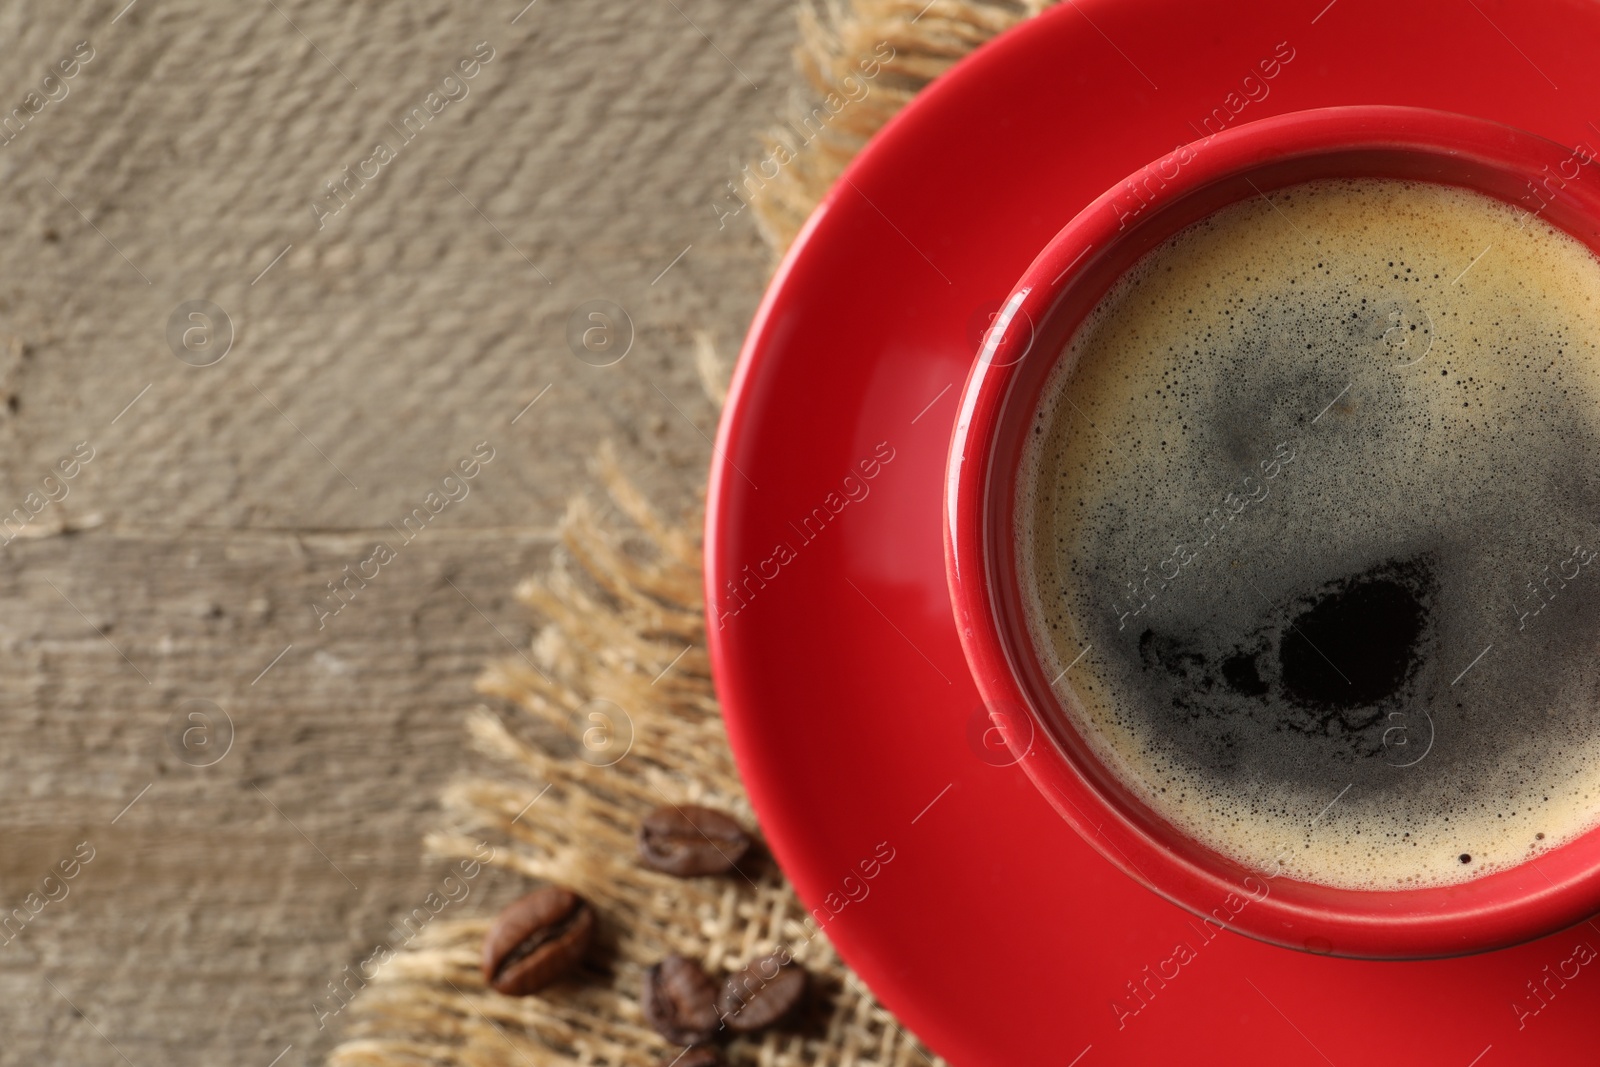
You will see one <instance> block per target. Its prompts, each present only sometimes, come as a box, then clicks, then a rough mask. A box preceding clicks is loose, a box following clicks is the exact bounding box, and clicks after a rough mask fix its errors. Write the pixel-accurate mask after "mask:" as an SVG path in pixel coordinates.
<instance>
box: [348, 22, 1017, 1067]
mask: <svg viewBox="0 0 1600 1067" xmlns="http://www.w3.org/2000/svg"><path fill="white" fill-rule="evenodd" d="M1048 2H1049V0H1020V2H1005V0H984V2H970V0H969V2H957V0H934V2H933V3H931V4H925V0H854V2H853V3H851V4H850V5H849V6H848V7H846V6H841V5H836V4H835V5H830V6H828V7H826V8H823V7H819V6H817V5H816V4H807V5H806V6H804V7H803V8H802V9H801V15H800V21H801V28H802V34H803V44H802V46H801V47H800V48H799V49H798V51H797V62H798V64H799V66H800V69H801V70H802V71H803V72H804V74H805V75H806V78H807V80H808V81H809V83H810V85H811V87H812V89H813V90H815V92H816V94H817V95H818V98H819V99H823V98H826V96H827V94H828V93H831V92H835V91H836V90H840V89H841V86H846V87H850V88H854V87H855V86H858V85H859V84H861V83H860V82H859V81H857V82H856V83H845V82H844V79H845V78H846V77H848V76H852V75H856V76H858V72H859V70H860V69H861V68H860V63H861V62H862V61H863V60H865V59H867V57H872V56H875V57H877V58H879V59H880V60H881V57H882V56H883V55H884V54H885V50H883V49H882V48H881V47H880V46H881V45H882V44H883V43H885V42H887V43H888V44H889V45H890V46H892V47H893V49H894V53H893V58H892V59H890V60H888V61H886V62H882V69H881V70H880V72H879V73H878V75H877V76H876V77H875V78H874V79H872V81H871V87H870V89H869V91H868V92H867V93H866V94H865V95H861V96H858V97H857V98H856V99H854V100H852V101H851V102H850V103H849V105H848V106H845V107H842V108H839V109H838V111H837V112H835V113H833V114H832V116H831V119H830V120H829V121H828V122H827V123H826V124H825V125H824V126H823V127H822V129H821V130H820V132H815V133H814V136H813V137H812V139H811V140H810V142H809V143H807V144H796V143H795V139H794V138H795V134H794V132H793V129H785V130H783V131H782V132H774V133H772V134H770V135H769V136H768V138H767V149H768V152H769V153H770V152H771V151H772V149H773V148H774V147H775V146H776V145H778V144H784V145H785V146H786V149H787V150H788V151H789V153H790V155H791V156H792V157H793V158H792V159H791V160H790V161H789V162H788V163H787V164H786V165H784V166H783V167H782V168H781V169H780V170H779V173H778V176H777V177H776V178H773V179H770V180H767V181H765V182H764V184H763V185H762V186H761V187H760V188H759V189H753V190H752V191H751V194H752V195H751V196H750V202H751V206H752V208H753V210H754V213H755V215H756V219H757V224H758V226H759V227H760V229H761V231H762V234H763V236H764V237H765V238H766V239H767V241H768V243H769V244H770V246H771V247H772V248H773V250H774V252H775V253H780V252H781V251H782V250H783V249H784V248H786V247H787V246H788V243H789V242H790V241H791V240H792V239H793V237H794V235H795V233H796V232H797V231H798V230H799V228H800V225H801V224H802V223H803V222H804V221H805V218H806V216H807V215H808V214H809V212H810V211H811V209H812V208H813V207H814V206H815V204H816V202H817V201H818V199H820V197H821V196H822V194H823V193H824V192H825V191H826V190H827V188H828V186H829V185H831V184H832V182H833V181H834V180H835V179H836V178H837V177H838V175H839V172H840V171H841V170H842V169H843V168H844V166H845V164H846V163H848V162H849V160H850V159H851V158H852V157H853V156H854V155H855V153H856V151H858V150H859V149H860V147H861V145H862V144H864V143H865V142H866V140H867V138H869V137H870V136H871V135H872V133H873V132H875V131H876V130H877V129H878V128H879V127H880V126H882V125H883V123H884V122H886V121H887V120H888V119H889V118H890V117H891V116H892V115H893V114H894V113H895V112H896V111H898V110H899V109H900V108H901V107H902V106H903V105H904V104H905V103H906V101H908V100H909V99H910V98H911V97H912V96H913V95H915V94H916V92H917V91H918V90H919V89H921V88H922V87H923V86H924V85H926V84H927V83H928V82H929V81H931V80H932V79H933V78H935V77H937V76H938V75H939V74H940V73H942V72H943V71H944V70H945V69H947V68H948V67H949V66H950V64H952V63H953V62H955V61H956V60H957V59H959V58H961V56H963V55H965V54H966V53H967V52H969V51H971V50H972V49H973V48H975V47H977V46H978V45H979V44H981V43H983V42H984V41H986V40H988V39H989V38H990V37H992V36H994V35H995V34H997V33H999V32H1000V31H1002V30H1004V29H1006V28H1007V27H1009V26H1011V25H1012V24H1014V23H1016V22H1017V21H1020V20H1021V19H1022V18H1025V17H1028V16H1030V15H1033V14H1035V13H1037V11H1038V10H1040V9H1041V8H1043V7H1044V6H1046V4H1047V3H1048ZM855 91H856V92H857V93H859V89H855ZM800 128H804V127H800ZM768 158H770V155H769V157H768ZM696 349H697V351H696V356H697V364H698V366H699V368H700V370H701V374H702V378H703V379H704V380H705V382H706V386H707V392H708V393H709V394H710V395H711V396H712V397H713V398H714V399H716V400H717V401H719V402H720V401H721V399H722V390H723V388H724V387H723V385H722V375H721V373H720V371H719V369H717V368H716V367H715V362H714V354H713V352H712V350H711V346H710V344H709V341H708V339H706V338H704V337H699V338H697V339H696ZM598 470H599V473H600V476H601V480H602V482H603V483H604V484H605V486H606V489H607V491H608V494H609V498H610V501H611V503H612V504H613V505H614V507H615V511H614V512H612V513H610V514H602V513H601V512H600V511H599V510H598V509H597V508H596V507H595V506H594V505H593V504H591V503H590V502H589V501H588V500H587V499H586V498H579V499H576V500H573V501H572V502H571V504H570V505H569V508H568V511H567V515H566V517H565V519H564V521H563V524H562V530H561V546H562V547H561V548H560V549H559V550H558V551H557V553H556V557H555V560H554V562H553V563H552V566H551V569H550V571H549V573H547V574H546V575H544V576H543V577H541V578H538V579H532V580H528V581H525V582H523V583H522V585H521V586H520V587H519V588H518V590H517V596H518V598H519V599H521V600H522V601H523V602H524V603H526V604H527V605H528V606H529V607H530V608H532V609H533V610H534V611H535V612H536V613H538V615H539V616H541V617H542V618H543V619H544V620H545V625H544V626H543V628H542V629H541V630H540V632H539V634H538V636H537V638H536V639H535V641H534V643H533V647H532V648H531V649H530V655H529V656H528V657H524V658H523V659H515V660H507V661H505V662H502V663H499V664H496V665H495V666H493V667H491V668H489V670H487V671H486V672H485V674H484V675H483V676H482V678H480V679H479V682H478V688H479V691H480V692H482V693H483V694H485V695H486V696H491V697H495V698H498V700H499V701H500V702H501V703H502V704H503V705H504V706H506V707H507V708H508V709H515V710H514V711H513V710H508V711H506V712H505V713H497V712H495V711H491V710H490V709H489V708H488V707H484V706H480V707H479V708H478V709H477V710H475V711H474V712H473V713H472V714H471V715H470V716H469V718H468V723H467V725H468V730H469V732H470V735H471V738H472V741H473V744H474V747H476V748H477V749H478V750H480V751H481V752H483V753H484V754H485V755H486V756H488V757H490V758H491V759H492V760H493V761H494V769H493V770H486V771H485V773H484V774H483V775H481V776H478V777H473V778H471V779H468V780H466V781H463V782H460V783H458V784H456V785H455V786H453V787H452V788H451V789H450V790H449V791H448V792H447V793H446V795H445V797H444V807H445V810H446V812H447V813H448V819H449V824H450V829H449V830H448V831H443V832H439V833H434V834H431V835H429V836H428V838H427V840H426V845H427V847H428V849H429V851H430V852H432V853H434V854H436V855H439V856H441V857H447V858H451V859H466V858H470V857H473V856H475V855H477V856H481V855H482V853H481V852H479V851H476V850H478V849H479V847H480V842H482V841H488V842H489V843H490V844H491V845H493V847H494V848H495V855H494V859H493V860H492V862H493V863H494V864H495V865H498V866H501V867H505V868H508V869H510V870H513V871H517V872H519V873H521V874H523V875H525V876H527V877H528V878H529V879H530V880H531V881H530V885H531V884H532V882H542V881H553V882H560V883H562V884H564V885H568V886H571V887H572V888H574V889H575V890H577V891H578V892H579V893H582V894H583V895H584V896H586V897H588V898H589V899H590V900H591V901H593V902H594V904H595V906H596V907H597V908H598V909H599V911H600V913H601V915H602V917H603V928H604V930H605V931H606V933H605V936H604V938H603V941H604V943H603V945H602V946H601V953H600V955H601V956H602V962H601V963H600V965H599V966H598V967H597V968H596V972H595V973H594V974H591V975H588V976H585V977H584V978H582V979H579V980H574V981H570V982H565V983H561V984H559V985H557V986H556V987H553V988H552V989H550V990H548V991H547V992H546V994H544V995H542V996H537V997H524V998H515V999H513V998H509V997H502V996H499V995H497V994H495V993H492V992H490V991H488V990H487V989H486V988H485V987H484V985H483V981H482V978H481V977H480V975H479V971H478V954H479V949H480V943H481V941H482V938H483V934H484V931H485V930H486V929H487V927H488V917H487V916H485V917H482V918H475V919H465V920H454V921H447V920H440V921H436V922H432V923H430V924H429V925H427V926H426V927H424V928H423V930H422V932H421V933H420V935H418V936H417V938H416V940H415V941H414V942H413V943H412V944H411V945H409V946H408V947H406V948H404V949H403V950H401V951H399V952H398V953H396V954H395V956H394V958H393V959H392V960H390V961H389V962H388V963H387V964H386V965H384V966H383V967H382V968H381V969H380V970H379V972H378V976H377V977H376V978H375V979H374V980H373V981H372V982H371V983H370V984H369V985H368V986H367V987H366V988H365V989H364V990H362V991H361V993H360V995H359V996H358V997H356V998H355V1000H354V1002H353V1003H352V1005H351V1009H350V1015H351V1017H352V1018H353V1022H352V1023H351V1025H350V1029H349V1031H348V1036H347V1038H346V1040H345V1041H344V1042H343V1043H342V1044H341V1045H339V1046H338V1047H337V1048H336V1049H335V1050H334V1051H333V1053H332V1054H331V1055H330V1057H329V1060H328V1063H329V1065H330V1067H401V1065H406V1067H415V1065H424V1064H426V1065H449V1067H529V1065H536V1067H555V1065H569V1064H586V1065H588V1064H592V1065H596V1067H649V1065H651V1064H653V1063H655V1062H656V1061H657V1060H659V1059H661V1058H662V1056H663V1055H666V1056H667V1058H668V1059H670V1058H671V1055H672V1054H674V1053H675V1052H676V1051H677V1050H676V1049H675V1048H672V1047H670V1046H669V1045H668V1044H667V1043H666V1042H665V1041H663V1040H662V1039H661V1038H660V1037H658V1036H656V1035H655V1033H654V1032H653V1031H651V1030H650V1028H649V1027H648V1026H646V1025H645V1023H644V1020H643V1017H642V1015H641V1012H640V1009H639V1001H638V990H639V985H640V980H641V977H642V975H643V972H644V969H645V968H647V967H648V966H650V965H651V964H652V963H654V962H656V961H657V960H659V959H661V958H662V957H663V956H665V955H667V954H668V953H673V952H677V953H681V954H683V955H686V956H690V957H694V958H698V959H701V960H703V961H705V963H706V965H707V966H708V967H709V968H713V969H724V970H727V969H733V968H736V967H738V966H741V965H742V964H743V963H745V962H746V961H748V960H749V959H751V958H752V957H754V956H757V955H760V954H762V953H766V952H770V951H773V950H775V949H777V948H780V947H782V948H787V949H788V950H789V951H790V952H791V953H793V955H794V956H795V958H796V959H797V960H799V961H800V962H801V963H803V964H804V965H805V966H806V968H807V969H808V970H809V971H810V972H811V974H812V975H813V976H814V977H815V979H816V983H815V985H816V988H817V989H818V990H820V992H821V995H820V996H818V997H816V998H814V1002H815V1004H814V1006H815V1010H814V1011H813V1012H812V1013H811V1015H810V1016H809V1017H808V1018H806V1019H805V1020H804V1022H803V1025H800V1026H798V1027H796V1028H793V1029H791V1030H789V1031H786V1032H779V1033H772V1034H768V1035H766V1036H765V1037H762V1038H749V1039H741V1040H739V1041H736V1042H734V1043H733V1044H732V1045H730V1046H729V1047H728V1049H727V1052H728V1058H729V1061H730V1062H731V1063H733V1064H736V1065H750V1064H760V1065H762V1067H798V1065H812V1064H815V1065H823V1067H833V1065H840V1067H845V1065H860V1067H879V1065H881V1067H910V1065H913V1064H923V1063H934V1064H937V1063H940V1062H941V1061H939V1060H937V1059H936V1058H934V1057H932V1056H930V1055H929V1054H928V1053H927V1051H926V1050H925V1049H923V1048H922V1046H921V1045H920V1044H918V1043H917V1042H916V1041H915V1040H914V1039H913V1038H911V1037H909V1036H908V1035H907V1034H906V1033H905V1032H904V1031H903V1030H902V1029H901V1028H900V1026H899V1025H898V1024H897V1023H896V1022H895V1020H894V1018H893V1017H892V1016H891V1015H890V1014H889V1013H888V1012H886V1011H885V1010H884V1009H883V1008H881V1007H880V1006H879V1005H878V1003H877V1002H876V1001H875V1000H874V999H873V998H872V995H871V994H870V993H869V992H868V991H867V990H866V988H865V987H864V986H863V985H862V984H861V983H860V981H859V980H858V979H857V978H856V977H855V976H854V974H852V973H851V972H850V971H849V969H848V968H846V967H845V966H844V965H843V964H842V963H841V962H840V960H839V958H838V957H837V956H836V955H835V954H834V952H833V949H832V947H831V946H830V945H829V944H828V942H827V938H826V937H825V936H824V935H822V934H821V933H820V932H819V931H818V930H817V928H816V926H815V924H814V923H813V922H812V921H811V920H810V918H809V917H808V916H807V914H806V912H805V909H804V908H803V907H802V906H801V904H800V902H799V901H798V900H797V899H796V897H795V895H794V892H793V890H792V889H790V888H789V885H788V883H787V882H786V881H785V880H784V879H783V876H782V874H781V873H780V872H778V871H777V870H776V869H775V867H773V866H772V865H771V864H767V865H765V867H764V869H762V870H761V871H760V872H759V873H752V874H751V876H750V877H749V878H741V877H738V876H731V877H727V878H711V879H691V880H687V881H683V880H679V879H675V878H669V877H666V876H664V875H658V874H655V873H653V872H651V871H648V870H645V869H643V868H641V867H640V866H639V865H638V864H637V863H635V862H634V859H633V833H634V829H635V827H636V826H637V825H638V821H639V819H640V818H641V816H643V814H644V813H645V812H647V811H649V810H650V809H651V808H654V807H656V806H657V805H660V804H662V803H665V802H668V801H671V802H673V803H678V804H683V803H690V802H693V803H705V804H710V805H713V806H717V807H721V808H724V809H726V810H729V811H731V812H734V813H735V814H737V815H738V816H739V817H740V818H741V819H742V820H744V821H745V822H746V823H747V824H748V825H754V819H753V816H752V814H751V811H750V807H749V803H748V801H747V800H746V798H745V795H744V791H743V789H742V788H741V786H740V784H739V779H738V774H737V772H736V770H735V768H734V765H733V760H732V756H731V754H730V753H729V750H728V745H727V739H726V736H725V734H724V732H723V728H722V720H721V716H720V714H719V711H718V708H717V702H716V694H715V692H714V690H713V688H712V684H711V677H710V669H709V664H708V662H707V656H706V651H705V614H704V607H703V603H702V595H701V570H700V545H699V522H698V516H694V515H686V516H684V517H683V519H682V520H681V521H679V522H670V521H668V520H666V519H663V518H662V517H661V516H660V515H659V514H658V513H657V512H656V511H655V510H654V509H653V508H652V507H651V506H650V505H649V504H648V503H647V502H646V501H645V499H644V497H643V496H642V495H641V494H640V493H639V492H638V491H637V490H636V489H635V488H634V487H633V486H632V485H631V484H630V483H629V481H628V480H627V478H626V477H624V476H623V474H622V473H621V472H620V471H619V470H618V468H617V465H616V463H615V461H614V459H613V458H612V456H611V454H610V452H609V451H604V452H602V454H601V457H600V460H599V463H598ZM594 731H599V733H595V732H594ZM586 732H587V733H588V735H589V737H588V741H589V742H590V743H589V744H588V747H587V748H586V747H585V734H586ZM630 735H631V736H630ZM563 738H565V739H566V743H565V744H563V743H562V742H561V739H563ZM597 739H598V741H599V744H595V743H594V742H595V741H596V740H597ZM624 748H625V749H626V751H627V754H626V755H625V756H623V757H622V758H620V759H618V760H617V761H616V762H614V763H611V762H610V759H611V758H612V756H613V755H615V754H619V753H620V752H621V751H622V750H623V749H624ZM582 755H587V756H588V758H587V759H585V758H580V756H582ZM607 764H609V765H607Z"/></svg>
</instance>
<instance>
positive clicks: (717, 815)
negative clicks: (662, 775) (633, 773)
mask: <svg viewBox="0 0 1600 1067" xmlns="http://www.w3.org/2000/svg"><path fill="white" fill-rule="evenodd" d="M749 850H750V835H749V834H747V833H745V832H744V827H742V826H740V825H739V824H738V823H736V822H734V821H733V819H731V818H729V817H728V816H727V815H724V814H723V813H722V812H720V811H714V810H712V809H711V808H699V807H695V806H693V805H684V806H682V807H679V806H678V805H676V804H667V805H664V806H663V807H659V808H657V809H656V810H655V811H652V812H651V813H650V814H649V815H646V816H645V817H644V822H643V823H642V824H641V825H640V827H639V858H640V859H642V860H643V861H644V863H645V866H647V867H654V868H655V869H656V870H658V871H664V872H665V873H667V874H675V875H677V876H678V877H679V878H691V877H693V876H695V875H697V874H722V873H723V872H724V871H731V870H733V868H734V865H735V864H737V863H738V862H739V860H741V859H742V858H744V854H745V853H746V852H748V851H749Z"/></svg>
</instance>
